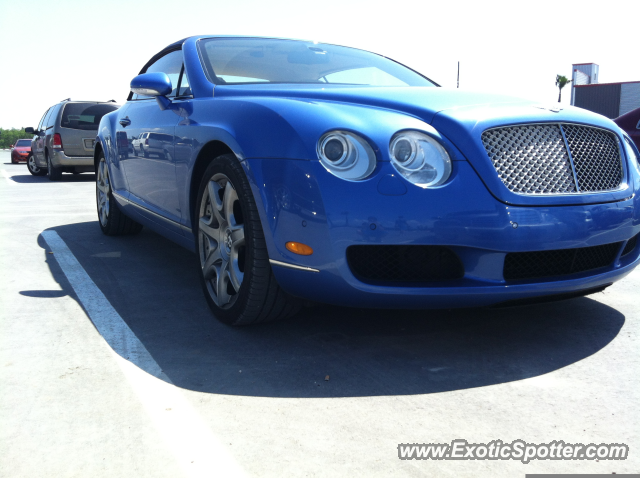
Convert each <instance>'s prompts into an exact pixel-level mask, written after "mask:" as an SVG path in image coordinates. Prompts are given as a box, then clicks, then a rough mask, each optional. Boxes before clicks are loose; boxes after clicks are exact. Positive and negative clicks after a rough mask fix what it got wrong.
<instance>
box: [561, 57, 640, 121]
mask: <svg viewBox="0 0 640 478" xmlns="http://www.w3.org/2000/svg"><path fill="white" fill-rule="evenodd" d="M599 74H600V67H599V66H598V65H596V64H595V63H576V64H574V65H573V74H572V75H571V104H572V105H574V106H578V107H580V108H584V109H586V110H589V111H593V112H594V113H599V114H601V115H604V116H606V117H607V118H617V117H618V116H621V115H623V114H625V113H628V112H629V111H632V110H634V109H636V108H640V81H626V82H621V83H598V76H599Z"/></svg>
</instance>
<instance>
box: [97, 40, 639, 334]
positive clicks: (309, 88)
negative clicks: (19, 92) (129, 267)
mask: <svg viewBox="0 0 640 478" xmlns="http://www.w3.org/2000/svg"><path fill="white" fill-rule="evenodd" d="M95 151H96V153H95V165H96V171H97V181H96V184H97V190H96V199H97V206H98V216H99V220H100V221H99V222H100V227H101V228H102V231H103V232H104V233H105V234H107V235H117V234H132V233H136V232H138V231H140V229H141V228H142V226H143V225H144V226H147V227H149V228H151V229H153V230H154V231H157V232H158V233H160V234H162V235H163V236H166V237H168V238H170V239H172V240H173V241H176V242H177V243H179V244H181V245H183V246H185V247H187V248H189V249H191V250H193V251H195V252H196V256H197V266H198V270H199V273H200V277H201V280H202V286H203V290H204V293H205V296H206V298H207V301H208V302H209V305H210V306H211V309H212V310H213V313H214V315H215V316H216V317H217V318H218V319H220V320H222V321H223V322H225V323H228V324H234V325H244V324H252V323H257V322H263V321H267V320H273V319H277V318H283V317H287V316H290V315H293V314H294V313H296V312H297V311H298V310H299V308H300V307H301V306H302V305H303V304H304V303H305V302H325V303H331V304H339V305H346V306H357V307H384V308H443V307H447V308H448V307H471V306H488V305H494V304H499V303H510V304H518V303H525V302H530V301H535V300H547V299H549V298H551V299H558V298H565V297H573V296H579V295H585V294H588V293H592V292H595V291H599V290H602V289H604V288H605V287H607V286H609V285H611V284H612V283H613V282H615V281H616V280H619V279H621V278H622V277H624V276H625V275H626V274H628V273H629V272H630V271H631V270H632V269H633V268H634V267H636V266H637V265H638V263H639V262H640V246H639V245H638V235H639V233H640V194H639V193H640V170H639V164H638V156H639V154H638V151H637V150H636V149H635V146H634V145H632V143H631V141H630V139H629V137H628V136H627V135H626V134H625V133H624V132H623V131H622V130H620V129H619V128H618V127H617V126H616V125H615V124H614V123H613V122H612V121H610V120H608V119H606V118H604V117H602V116H599V115H596V114H593V113H590V112H588V111H585V110H581V109H578V108H573V107H566V108H564V109H562V108H557V107H554V106H548V105H539V104H536V103H534V102H530V101H524V100H519V99H515V98H510V97H504V96H498V95H487V94H477V93H470V92H465V91H460V90H448V89H445V88H440V87H439V86H438V85H437V84H435V83H434V82H433V81H431V80H429V79H428V78H426V77H424V76H422V75H421V74H419V73H417V72H415V71H413V70H411V69H409V68H407V67H405V66H403V65H401V64H399V63H397V62H394V61H393V60H390V59H388V58H385V57H383V56H380V55H376V54H373V53H369V52H366V51H362V50H357V49H352V48H345V47H341V46H335V45H328V44H320V43H313V42H305V41H294V40H282V39H272V38H247V37H208V36H199V37H191V38H188V39H186V40H182V41H179V42H177V43H174V44H172V45H170V46H168V47H167V48H165V49H164V50H162V51H161V52H159V53H158V54H157V55H155V56H154V57H153V58H151V60H149V61H148V62H147V63H146V65H144V67H143V68H142V70H141V71H140V75H139V76H137V77H135V78H134V79H133V80H132V81H131V93H130V95H129V98H128V101H127V102H126V104H125V105H124V106H123V107H121V108H120V109H119V110H117V111H115V112H113V113H110V114H107V115H106V116H104V117H103V119H102V121H101V123H100V128H99V132H98V138H97V143H96V148H95Z"/></svg>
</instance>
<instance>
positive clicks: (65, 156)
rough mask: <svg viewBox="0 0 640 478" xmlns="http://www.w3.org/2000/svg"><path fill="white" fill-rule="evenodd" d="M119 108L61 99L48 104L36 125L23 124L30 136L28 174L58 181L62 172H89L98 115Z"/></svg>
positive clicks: (113, 105)
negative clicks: (53, 103) (30, 157)
mask: <svg viewBox="0 0 640 478" xmlns="http://www.w3.org/2000/svg"><path fill="white" fill-rule="evenodd" d="M118 108H119V105H116V104H114V103H113V102H112V101H110V102H97V101H69V100H64V101H61V102H60V103H58V104H57V105H53V106H52V107H51V108H49V109H48V110H47V111H46V112H45V113H44V115H43V116H42V119H41V120H40V123H39V124H38V127H37V128H35V129H34V128H25V131H26V132H27V133H33V134H34V135H35V136H34V137H33V139H32V140H31V152H32V157H33V160H32V161H29V162H28V163H27V165H28V167H29V171H30V172H31V174H33V175H36V176H40V175H45V174H48V175H49V179H50V180H51V181H58V180H60V178H61V177H62V173H82V172H93V171H94V163H93V149H94V145H95V142H96V134H97V131H98V125H99V124H100V119H102V117H103V116H104V115H105V114H107V113H110V112H112V111H115V110H117V109H118Z"/></svg>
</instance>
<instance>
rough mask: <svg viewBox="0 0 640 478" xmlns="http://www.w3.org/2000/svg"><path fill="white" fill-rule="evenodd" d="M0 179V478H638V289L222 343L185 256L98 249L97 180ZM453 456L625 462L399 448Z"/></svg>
mask: <svg viewBox="0 0 640 478" xmlns="http://www.w3.org/2000/svg"><path fill="white" fill-rule="evenodd" d="M0 174H1V176H0V238H1V239H0V245H1V247H0V271H2V285H3V286H2V289H1V291H0V310H1V321H0V324H1V325H0V327H1V329H0V354H1V362H0V371H1V373H0V383H1V384H2V393H0V423H1V424H2V426H0V457H2V458H0V475H1V476H7V477H9V476H10V477H32V476H55V477H67V476H83V477H86V476H92V477H102V476H105V477H106V476H137V477H147V476H148V477H165V476H166V477H173V478H175V477H179V476H233V475H237V476H242V475H244V476H443V477H448V476H451V477H461V476H463V477H466V476H469V477H478V476H487V477H489V476H490V477H524V475H525V473H606V474H610V473H612V472H616V473H618V474H621V473H638V471H639V470H640V434H639V432H640V420H639V418H640V411H639V409H640V407H638V404H639V403H640V400H639V399H640V383H639V382H640V373H639V372H640V366H639V350H640V347H639V345H640V344H639V340H638V338H639V337H640V299H639V297H640V294H638V291H639V290H640V271H638V270H636V271H634V272H633V273H632V274H631V275H629V276H628V277H627V278H625V279H624V280H622V281H620V282H618V283H616V284H615V285H613V286H612V287H610V288H609V289H607V290H606V291H604V292H603V293H598V294H596V295H593V296H590V297H587V298H578V299H572V300H568V301H564V302H558V303H552V304H542V305H536V306H527V307H522V308H511V309H468V310H457V311H455V310H454V311H446V310H445V311H389V310H387V311H384V310H364V309H363V310H361V309H347V308H338V307H329V306H319V307H314V308H310V309H307V310H305V311H304V312H303V313H301V314H300V315H299V316H298V317H297V318H295V319H292V320H287V321H283V322H279V323H274V324H267V325H261V326H255V327H248V328H230V327H227V326H224V325H222V324H220V323H219V322H217V321H215V319H213V317H212V316H211V314H210V312H209V310H208V308H207V304H206V302H205V299H204V297H203V295H202V293H201V290H200V286H199V283H198V276H197V274H196V269H195V267H196V263H195V257H194V256H193V254H191V253H190V252H188V251H186V250H184V249H182V248H181V247H180V246H177V245H175V244H173V243H172V242H170V241H168V240H167V239H164V238H163V237H161V236H159V235H157V234H155V233H153V232H151V231H148V230H146V229H145V230H143V232H142V233H141V234H139V235H137V236H134V237H117V238H113V237H106V236H103V235H102V233H101V232H100V228H99V226H98V223H97V216H96V212H95V200H94V188H95V176H94V175H92V174H81V175H70V174H65V175H63V179H62V181H61V182H57V183H54V182H50V181H49V180H48V179H47V178H46V177H34V176H31V175H30V174H29V173H28V171H27V167H26V165H24V164H20V165H12V164H10V158H9V153H8V152H5V151H2V152H0ZM56 237H59V239H61V241H58V240H57V239H55V238H56ZM65 247H66V248H68V250H67V249H65ZM65 261H66V262H65ZM74 261H75V262H74ZM61 264H62V265H61ZM69 271H75V272H74V274H76V273H77V274H76V275H69V274H71V273H70V272H69ZM70 277H71V278H70ZM105 311H106V312H105ZM103 312H104V314H106V315H105V317H106V318H105V317H103V319H104V320H105V322H104V323H102V324H103V325H100V324H98V322H96V326H94V323H93V322H92V319H94V321H96V320H98V319H96V318H95V317H98V316H97V315H96V316H94V315H92V314H98V315H99V314H101V313H103ZM100 320H102V319H100ZM105 324H106V325H105ZM105 327H106V328H105ZM109 327H111V328H109ZM136 351H142V352H140V353H138V352H136ZM327 376H328V380H325V378H326V377H327ZM459 438H463V439H466V440H468V441H469V442H475V443H480V442H487V443H488V442H490V441H492V440H496V439H500V440H502V441H503V442H511V441H513V440H515V439H522V440H524V441H526V442H530V443H549V442H552V441H558V440H563V441H564V442H568V443H584V444H589V443H595V444H599V443H625V444H627V445H628V446H629V448H630V455H629V458H628V459H627V460H625V461H555V460H554V461H550V460H547V461H533V462H531V463H529V464H526V465H525V464H522V463H520V462H519V461H494V460H484V461H462V460H460V461H432V460H427V461H406V460H399V459H398V449H397V445H398V444H399V443H441V442H442V443H446V442H450V441H451V440H454V439H459Z"/></svg>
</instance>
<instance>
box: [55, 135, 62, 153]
mask: <svg viewBox="0 0 640 478" xmlns="http://www.w3.org/2000/svg"><path fill="white" fill-rule="evenodd" d="M53 149H62V136H60V133H56V134H54V135H53Z"/></svg>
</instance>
